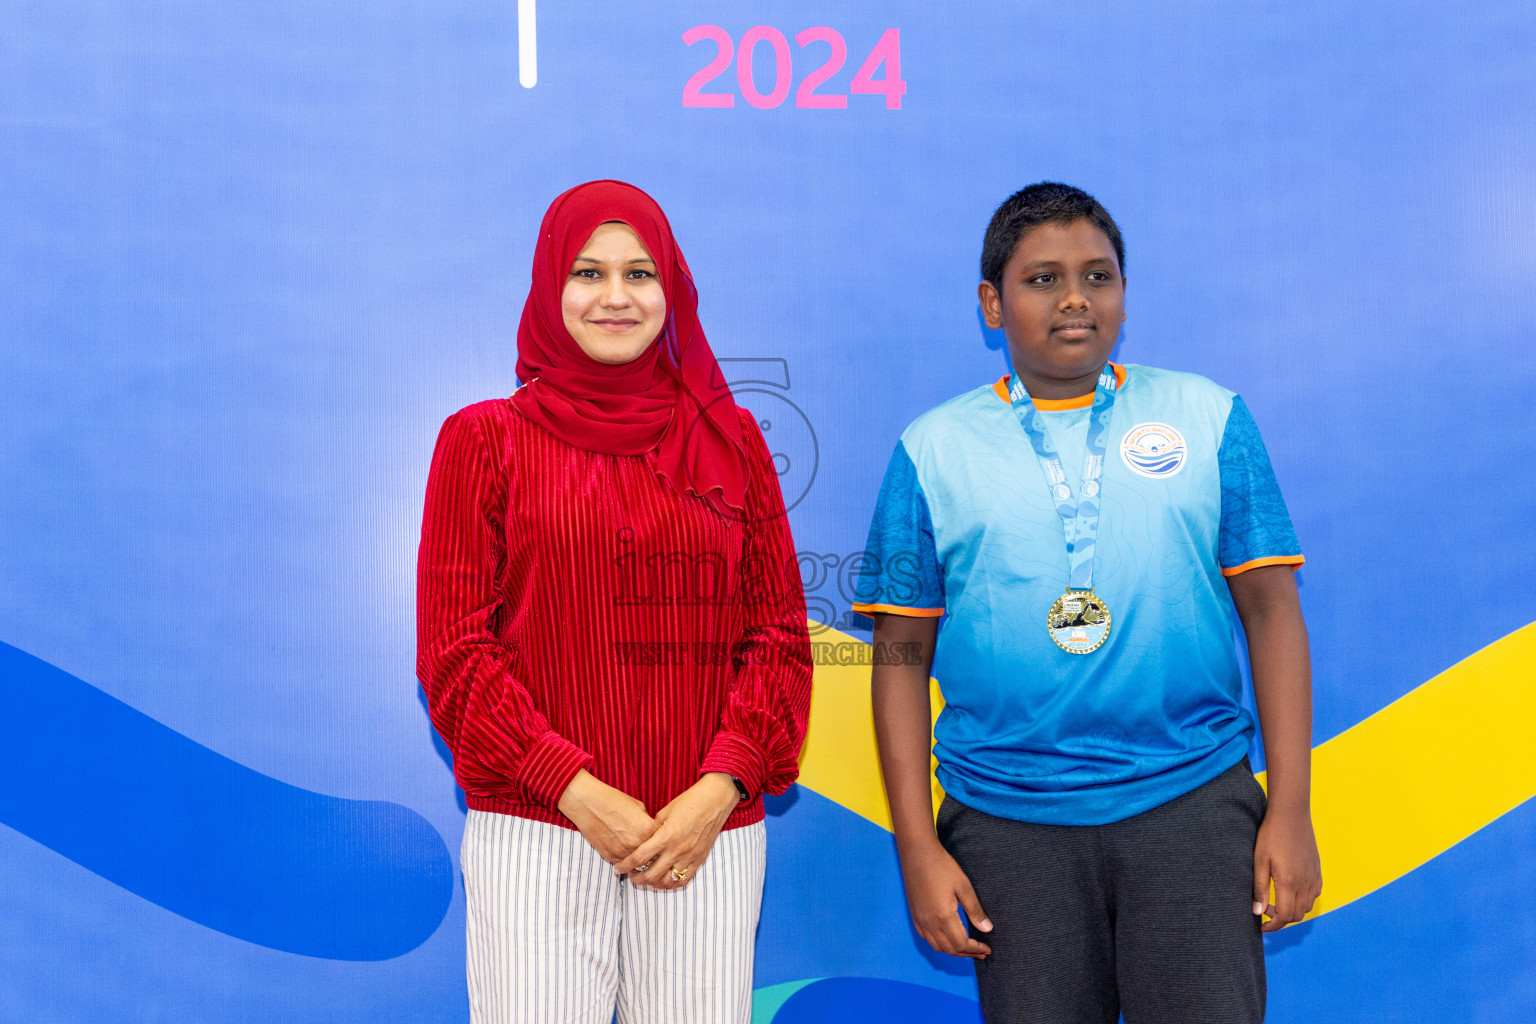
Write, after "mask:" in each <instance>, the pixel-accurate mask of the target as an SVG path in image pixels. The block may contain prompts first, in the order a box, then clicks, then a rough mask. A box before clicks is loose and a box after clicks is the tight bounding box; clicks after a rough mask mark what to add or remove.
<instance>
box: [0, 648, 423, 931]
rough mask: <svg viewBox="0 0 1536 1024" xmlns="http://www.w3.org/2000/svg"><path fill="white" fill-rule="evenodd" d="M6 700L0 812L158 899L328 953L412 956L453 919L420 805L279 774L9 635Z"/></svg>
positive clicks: (1, 691) (1, 667)
mask: <svg viewBox="0 0 1536 1024" xmlns="http://www.w3.org/2000/svg"><path fill="white" fill-rule="evenodd" d="M0 699H3V701H4V704H3V707H4V715H3V718H0V778H3V779H4V780H5V781H4V784H3V786H0V821H3V822H4V823H5V824H7V825H9V826H10V827H11V828H14V829H16V830H17V831H18V832H21V833H23V834H25V835H27V836H30V837H31V838H32V839H34V840H36V841H37V842H39V843H42V844H43V845H44V846H47V847H49V848H50V849H53V850H55V851H56V852H58V853H60V854H62V855H63V856H65V857H68V858H69V859H70V860H72V861H74V862H75V863H77V864H79V865H80V866H82V867H84V868H87V869H89V870H91V871H94V872H95V873H96V874H98V875H100V876H102V877H103V878H106V879H108V880H109V881H112V882H115V883H116V884H118V885H120V886H122V887H123V888H125V889H127V890H129V891H130V892H133V893H136V894H137V895H139V896H141V897H143V898H144V899H146V900H149V901H150V902H151V903H155V904H158V905H159V906H161V907H164V908H165V909H166V910H169V911H171V912H173V913H176V914H180V915H181V916H182V917H185V918H188V919H189V920H192V921H196V922H198V923H199V924H202V925H206V926H207V927H209V928H213V929H215V930H217V931H220V932H223V933H224V934H226V935H232V936H234V937H236V938H239V939H244V940H246V941H248V942H254V943H256V944H258V945H261V946H267V947H269V948H271V949H278V950H284V951H286V952H289V953H298V954H302V955H304V956H312V957H324V958H326V959H331V960H387V959H390V958H392V957H397V956H400V955H401V954H404V953H408V952H410V951H411V950H412V949H415V948H416V947H417V946H419V945H421V943H423V942H424V941H426V939H427V937H428V936H430V935H431V934H432V933H433V932H434V931H436V930H437V927H438V925H440V924H441V923H442V920H443V917H444V915H446V914H447V912H448V904H449V902H450V901H451V899H452V898H453V861H452V859H451V858H450V857H449V855H448V848H447V847H446V846H445V845H444V843H443V837H442V836H441V835H439V834H438V832H437V830H436V829H435V828H433V827H432V825H431V824H430V823H429V822H428V821H427V820H426V819H425V818H423V817H421V815H419V814H417V813H416V812H415V811H412V810H410V809H409V808H406V807H402V806H400V805H399V804H394V803H388V802H386V801H378V800H343V799H339V798H337V797H330V796H325V795H323V794H320V793H312V792H310V791H309V790H305V789H299V788H298V787H296V786H290V785H288V784H286V783H283V782H279V781H278V780H276V779H273V778H270V777H268V776H266V775H263V774H261V773H260V772H257V771H253V770H252V769H250V768H247V767H245V766H244V765H242V764H240V763H238V762H236V761H232V760H230V759H229V758H227V757H224V756H223V755H221V754H218V753H215V752H214V751H212V750H210V749H208V748H207V747H205V746H203V745H201V744H199V743H196V742H194V741H192V740H190V739H188V738H187V737H185V736H183V735H181V734H180V733H178V732H176V731H175V730H173V729H170V728H168V727H167V726H165V725H162V724H161V723H159V722H157V721H155V720H154V719H153V718H150V717H149V716H148V715H145V714H143V713H142V712H139V711H136V710H135V709H134V708H132V707H130V706H128V705H127V704H124V703H123V702H122V701H120V700H117V699H116V698H114V697H112V696H110V695H108V694H106V693H103V692H102V691H101V690H98V689H97V688H95V687H94V686H91V685H90V684H89V683H86V682H83V681H82V680H80V679H77V678H75V677H74V676H72V675H70V674H69V673H67V672H65V671H63V670H62V669H58V668H55V667H54V666H52V665H50V664H48V663H47V662H45V661H42V660H40V659H38V658H34V657H33V656H32V655H30V654H27V653H26V652H25V651H22V650H19V649H17V648H15V647H12V646H10V645H9V644H5V643H0ZM12 881H13V882H14V881H15V880H12Z"/></svg>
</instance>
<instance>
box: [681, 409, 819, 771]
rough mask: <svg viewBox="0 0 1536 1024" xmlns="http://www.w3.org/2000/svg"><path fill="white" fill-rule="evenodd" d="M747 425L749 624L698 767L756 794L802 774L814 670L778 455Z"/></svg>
mask: <svg viewBox="0 0 1536 1024" xmlns="http://www.w3.org/2000/svg"><path fill="white" fill-rule="evenodd" d="M742 430H743V431H744V432H745V433H746V434H747V436H748V438H749V439H750V440H751V441H752V442H753V449H754V455H755V458H754V459H753V460H752V464H751V467H750V469H751V482H750V484H749V486H748V490H747V516H746V519H747V523H746V529H747V542H746V550H745V552H744V554H743V558H742V570H741V583H740V588H741V589H740V592H739V593H740V598H741V601H742V604H743V606H744V608H745V611H746V622H745V628H744V629H743V630H742V634H741V636H740V638H739V640H738V642H737V644H736V650H735V654H734V657H733V659H732V660H733V662H734V664H735V667H736V677H735V679H734V681H733V683H732V686H731V690H730V695H729V697H728V699H727V700H726V703H725V707H724V709H723V711H722V713H721V716H720V727H719V729H718V730H717V731H716V733H715V735H714V739H713V740H712V741H711V743H710V746H709V751H708V753H706V754H705V756H704V761H703V763H702V764H701V765H700V766H699V771H700V772H701V773H703V772H725V773H727V774H729V775H734V776H736V778H738V779H740V780H741V781H742V783H743V784H744V785H745V786H746V787H747V790H748V792H749V793H751V794H752V795H754V796H755V795H757V794H758V793H772V794H778V793H782V792H784V791H785V790H787V789H788V788H789V787H790V785H791V784H792V783H793V782H794V781H795V779H796V778H797V777H798V776H799V774H800V764H799V757H800V746H801V744H802V743H803V742H804V741H805V728H806V721H807V718H808V717H809V715H810V705H811V675H812V667H811V647H810V636H809V633H808V630H807V622H806V614H805V590H804V588H803V587H802V586H801V582H800V569H799V564H798V562H797V561H796V557H795V545H794V541H793V539H792V538H791V536H790V532H789V517H788V515H787V514H786V512H785V510H784V497H783V495H782V493H781V492H780V490H779V482H778V479H777V477H776V475H775V472H774V464H773V457H772V455H771V454H770V453H769V451H768V446H767V444H766V443H764V441H763V435H762V433H761V432H760V431H759V430H758V427H757V422H756V420H755V419H754V418H753V417H752V416H750V415H745V414H744V415H743V416H742Z"/></svg>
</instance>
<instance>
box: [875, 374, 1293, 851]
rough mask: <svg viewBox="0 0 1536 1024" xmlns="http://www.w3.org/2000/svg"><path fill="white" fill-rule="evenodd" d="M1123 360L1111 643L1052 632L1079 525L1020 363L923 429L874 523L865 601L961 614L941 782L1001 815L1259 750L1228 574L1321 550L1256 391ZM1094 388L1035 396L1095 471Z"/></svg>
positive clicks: (1103, 544)
mask: <svg viewBox="0 0 1536 1024" xmlns="http://www.w3.org/2000/svg"><path fill="white" fill-rule="evenodd" d="M1114 369H1115V374H1116V376H1117V377H1119V378H1120V380H1121V386H1120V390H1119V392H1118V397H1117V400H1116V402H1115V408H1114V419H1113V421H1112V422H1111V424H1110V431H1109V450H1108V452H1107V453H1106V456H1105V465H1104V475H1103V481H1102V483H1103V493H1102V512H1101V517H1100V520H1099V534H1098V547H1097V555H1096V559H1095V566H1094V573H1093V582H1094V589H1095V591H1096V592H1097V593H1098V594H1099V596H1100V597H1102V598H1103V599H1104V600H1105V602H1106V603H1107V604H1108V606H1109V609H1110V613H1111V615H1112V617H1113V628H1112V629H1111V631H1110V634H1109V639H1108V640H1107V641H1106V642H1105V644H1104V646H1103V647H1102V648H1100V649H1099V650H1098V651H1096V652H1094V653H1092V654H1086V655H1074V654H1069V653H1067V652H1066V651H1063V650H1061V649H1059V648H1058V647H1057V646H1056V645H1055V644H1054V643H1053V642H1052V641H1051V638H1050V635H1049V634H1048V633H1047V632H1046V626H1045V617H1046V612H1047V610H1048V609H1049V608H1050V607H1051V603H1052V602H1053V601H1055V599H1056V598H1057V597H1059V596H1061V593H1062V591H1063V590H1064V589H1065V588H1066V586H1067V549H1066V541H1065V539H1064V538H1063V534H1062V522H1061V518H1060V517H1059V516H1058V514H1057V512H1056V508H1055V506H1054V505H1053V504H1052V502H1051V500H1050V498H1049V496H1048V495H1047V492H1046V484H1045V478H1044V476H1043V473H1042V470H1041V468H1040V462H1039V460H1038V459H1037V458H1036V457H1035V453H1034V450H1033V449H1032V448H1031V447H1030V443H1029V440H1028V438H1027V437H1026V436H1025V434H1024V431H1023V429H1022V428H1021V427H1020V425H1019V421H1018V419H1017V417H1016V416H1015V414H1014V411H1013V408H1012V407H1011V406H1010V404H1009V402H1008V397H1007V393H1008V392H1007V379H1006V378H1004V380H1002V381H999V382H998V383H997V384H994V385H989V386H987V387H982V388H977V389H976V390H975V391H971V392H969V393H967V394H964V395H961V396H959V397H958V398H955V399H952V400H950V401H948V402H945V403H944V404H943V405H941V406H939V407H938V408H936V409H933V410H932V411H930V412H928V413H926V414H924V415H923V416H921V417H919V418H918V419H917V420H916V422H914V423H913V424H912V425H911V426H910V427H908V428H907V430H906V432H905V433H903V434H902V436H901V441H900V442H899V443H898V444H897V445H896V451H895V454H893V455H892V456H891V464H890V467H889V468H888V469H887V470H886V474H885V482H884V484H883V485H882V486H881V489H880V499H879V503H878V506H877V508H876V510H875V518H874V523H873V524H872V525H871V527H870V532H869V544H868V551H867V560H866V563H865V571H864V574H863V575H862V577H861V578H860V586H859V590H858V594H857V596H858V597H859V599H860V600H859V602H858V603H856V604H855V605H854V609H855V610H857V611H861V612H865V613H871V612H893V613H897V614H903V615H933V616H939V615H942V616H944V619H943V621H942V622H941V624H940V629H939V640H938V650H937V652H936V654H935V658H934V670H933V674H934V677H935V678H936V679H937V680H938V681H939V686H940V688H941V689H942V691H943V694H944V700H945V708H944V711H943V713H942V714H941V715H940V716H939V720H938V724H937V725H936V726H935V730H934V732H935V739H936V745H935V748H934V752H935V754H936V755H937V757H938V761H939V782H940V783H941V784H942V785H943V786H944V788H945V790H946V791H947V792H948V793H950V794H951V795H953V796H954V797H955V799H957V800H959V801H961V802H962V803H965V804H968V805H970V806H972V807H975V808H977V809H978V810H982V811H985V812H986V813H988V814H992V815H996V816H998V817H1003V818H1012V819H1015V820H1019V821H1031V822H1039V823H1043V824H1060V825H1094V824H1102V823H1104V822H1109V821H1118V820H1119V819H1121V818H1126V817H1129V816H1131V815H1133V814H1138V813H1140V812H1142V811H1145V810H1149V809H1151V808H1153V807H1156V806H1158V805H1159V804H1162V803H1166V802H1167V801H1169V800H1172V799H1174V798H1175V797H1178V796H1181V795H1183V794H1184V793H1187V792H1189V791H1190V790H1192V789H1194V788H1195V787H1197V786H1199V785H1201V784H1202V783H1205V782H1207V781H1209V780H1210V779H1213V778H1215V777H1216V776H1217V775H1219V774H1220V773H1221V772H1223V771H1224V770H1226V769H1227V768H1229V767H1231V766H1232V765H1233V764H1236V763H1237V762H1238V761H1239V760H1241V759H1242V757H1243V756H1244V755H1245V754H1246V753H1247V752H1248V745H1249V741H1250V740H1251V738H1252V736H1253V729H1254V725H1253V720H1252V718H1251V717H1250V716H1249V715H1248V713H1247V712H1246V711H1244V710H1243V707H1242V704H1241V699H1242V683H1241V676H1240V675H1239V670H1238V662H1237V647H1236V641H1235V638H1234V635H1233V614H1234V612H1233V607H1232V599H1231V594H1230V592H1229V591H1228V589H1227V584H1226V580H1225V578H1224V577H1226V576H1232V575H1235V574H1237V573H1240V572H1243V571H1245V570H1247V569H1251V568H1255V567H1257V566H1261V565H1276V564H1288V565H1300V564H1301V562H1302V556H1301V552H1300V548H1299V546H1298V545H1297V543H1296V535H1295V532H1294V531H1293V530H1292V528H1291V522H1290V517H1289V515H1288V514H1287V513H1286V509H1285V502H1284V500H1283V499H1282V498H1281V496H1280V489H1279V487H1278V485H1277V484H1276V483H1275V477H1274V472H1273V470H1272V469H1271V468H1270V463H1269V456H1268V454H1267V453H1266V452H1265V450H1264V442H1263V441H1262V440H1261V439H1260V437H1259V432H1258V428H1257V427H1256V426H1255V425H1254V422H1253V417H1252V416H1251V415H1249V413H1248V409H1247V406H1245V405H1244V404H1243V400H1242V399H1241V398H1239V397H1237V396H1236V395H1234V394H1233V393H1232V392H1230V391H1227V390H1225V389H1224V388H1221V387H1218V386H1217V385H1215V384H1213V383H1211V382H1210V381H1208V380H1206V379H1205V378H1203V377H1198V376H1195V375H1194V374H1188V373H1175V372H1172V371H1168V370H1157V369H1153V368H1151V367H1145V366H1134V365H1128V366H1124V367H1120V366H1116V367H1114ZM1092 400H1093V396H1092V395H1086V396H1084V397H1083V398H1082V399H1072V400H1068V401H1062V402H1044V401H1042V402H1037V403H1036V407H1037V408H1039V409H1040V410H1041V411H1042V412H1044V413H1045V420H1046V423H1047V427H1048V429H1049V430H1050V433H1051V436H1052V438H1053V439H1054V440H1055V441H1056V444H1057V446H1058V447H1059V449H1060V450H1061V454H1062V460H1061V461H1062V463H1063V465H1064V466H1065V467H1066V469H1067V472H1068V474H1069V476H1070V478H1071V481H1070V482H1071V483H1072V485H1073V489H1074V491H1076V490H1077V488H1078V486H1079V484H1080V481H1079V480H1078V479H1076V477H1077V475H1078V474H1079V473H1080V471H1081V467H1082V465H1083V456H1084V454H1085V449H1086V437H1087V425H1088V407H1089V405H1090V404H1091V402H1092Z"/></svg>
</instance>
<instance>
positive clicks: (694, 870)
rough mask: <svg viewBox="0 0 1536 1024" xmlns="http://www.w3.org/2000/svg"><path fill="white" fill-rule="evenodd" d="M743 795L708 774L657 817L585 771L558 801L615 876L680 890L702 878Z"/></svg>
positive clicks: (727, 778) (720, 775) (733, 785)
mask: <svg viewBox="0 0 1536 1024" xmlns="http://www.w3.org/2000/svg"><path fill="white" fill-rule="evenodd" d="M740 800H741V795H740V793H739V792H738V791H737V789H736V783H735V781H734V780H733V779H732V778H731V777H730V776H729V775H726V774H724V773H723V772H707V773H705V774H704V775H701V776H700V777H699V781H698V782H696V783H694V784H693V785H692V786H690V787H689V788H688V789H686V790H684V791H683V792H682V793H680V794H679V795H678V796H677V798H676V799H674V800H673V801H672V802H671V803H669V804H667V805H666V806H665V807H663V808H662V809H661V810H659V811H657V812H656V816H655V817H654V818H653V817H651V815H650V814H648V813H647V812H646V810H645V806H644V805H643V804H642V803H640V801H638V800H636V799H635V798H634V797H632V796H630V795H629V794H627V793H624V792H623V791H621V790H618V789H615V788H614V787H612V786H610V785H608V784H607V783H605V782H603V781H601V780H600V779H598V778H597V777H596V776H595V775H593V774H591V773H590V772H587V771H585V770H583V771H581V772H578V773H577V774H576V777H575V778H573V779H572V780H571V783H570V785H569V786H567V787H566V790H565V792H564V793H563V794H562V795H561V798H560V812H561V813H562V814H564V815H565V816H566V817H567V818H570V819H571V822H572V823H573V824H574V825H575V826H576V827H577V828H578V829H579V830H580V831H581V834H582V836H583V837H584V838H585V839H586V840H587V842H588V843H590V844H591V845H592V848H593V849H594V850H596V851H597V852H598V853H599V854H600V855H602V858H603V859H604V860H606V861H607V862H608V863H609V864H612V865H613V866H614V872H615V873H616V874H619V875H625V876H628V878H629V881H630V882H631V883H632V884H634V885H637V886H641V887H644V888H649V889H680V888H682V887H683V886H685V885H687V884H688V883H689V882H690V881H692V880H693V879H694V878H695V877H697V876H698V872H699V869H700V868H701V867H702V866H703V864H704V861H705V860H706V859H707V858H708V857H709V851H710V849H711V848H712V847H713V846H714V844H715V838H716V837H717V836H719V834H720V829H721V827H722V826H724V825H725V821H726V819H727V818H728V817H730V814H731V811H733V810H734V809H735V808H736V805H737V803H739V802H740Z"/></svg>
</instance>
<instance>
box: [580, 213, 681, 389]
mask: <svg viewBox="0 0 1536 1024" xmlns="http://www.w3.org/2000/svg"><path fill="white" fill-rule="evenodd" d="M560 311H561V313H562V315H563V316H564V318H565V329H566V330H568V331H570V332H571V337H573V338H575V339H576V344H578V345H580V346H581V350H582V351H583V352H585V353H586V354H587V355H589V356H591V357H592V358H593V359H596V360H597V361H598V362H600V363H614V364H617V363H627V362H629V361H630V360H632V359H635V358H637V357H638V356H639V355H640V353H642V352H644V351H645V350H646V347H647V346H649V345H650V343H651V342H653V341H655V340H656V336H657V335H658V334H660V333H661V328H662V326H663V325H664V324H665V323H666V319H667V296H666V293H665V292H663V291H662V287H661V278H660V277H659V276H657V273H656V261H655V260H653V259H651V254H650V253H648V252H646V251H645V246H644V245H641V244H640V236H639V235H637V234H635V232H634V231H633V230H632V229H631V228H630V226H629V225H628V224H618V223H614V224H601V225H599V226H598V228H597V230H596V231H594V232H592V237H591V238H589V239H587V244H586V246H585V247H583V248H582V250H581V253H580V254H579V255H578V256H577V257H576V258H575V259H574V260H573V261H571V267H570V274H569V276H567V277H566V279H565V291H564V292H563V293H562V294H561V296H560Z"/></svg>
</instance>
